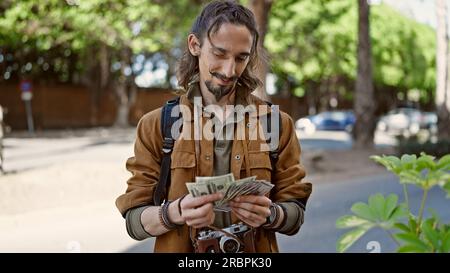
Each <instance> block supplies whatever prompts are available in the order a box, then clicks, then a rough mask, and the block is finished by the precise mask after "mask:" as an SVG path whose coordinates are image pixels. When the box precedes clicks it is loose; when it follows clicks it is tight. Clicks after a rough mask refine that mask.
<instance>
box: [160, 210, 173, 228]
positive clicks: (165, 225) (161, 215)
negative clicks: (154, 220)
mask: <svg viewBox="0 0 450 273" xmlns="http://www.w3.org/2000/svg"><path fill="white" fill-rule="evenodd" d="M162 210H163V208H162V206H160V207H159V209H158V218H159V223H160V224H161V225H162V226H163V227H164V228H165V229H167V230H171V228H170V227H169V226H167V224H166V222H165V221H164V218H163V212H162Z"/></svg>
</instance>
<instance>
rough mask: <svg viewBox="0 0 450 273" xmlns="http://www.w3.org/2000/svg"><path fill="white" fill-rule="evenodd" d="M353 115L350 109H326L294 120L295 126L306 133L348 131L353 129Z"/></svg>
mask: <svg viewBox="0 0 450 273" xmlns="http://www.w3.org/2000/svg"><path fill="white" fill-rule="evenodd" d="M354 125H355V116H354V114H353V112H352V111H350V110H348V111H326V112H322V113H319V114H317V115H311V116H307V117H304V118H301V119H299V120H297V121H296V122H295V127H296V128H297V129H299V130H303V131H305V132H306V133H308V134H311V133H314V132H315V131H316V130H330V131H348V132H351V131H352V130H353V126H354Z"/></svg>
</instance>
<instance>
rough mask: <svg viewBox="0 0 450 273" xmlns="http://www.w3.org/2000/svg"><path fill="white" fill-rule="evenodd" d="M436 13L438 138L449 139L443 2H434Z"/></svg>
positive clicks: (446, 57)
mask: <svg viewBox="0 0 450 273" xmlns="http://www.w3.org/2000/svg"><path fill="white" fill-rule="evenodd" d="M436 13H437V22H438V24H437V33H436V38H437V42H436V44H437V52H436V66H437V67H436V70H437V77H436V81H437V82H436V98H435V102H436V111H437V115H438V138H439V139H449V138H450V114H449V112H450V91H449V89H450V84H449V82H448V81H449V77H448V73H449V70H448V69H449V65H448V61H449V60H450V58H448V40H447V39H448V38H447V31H448V30H447V20H446V18H447V7H446V3H445V0H438V1H437V2H436Z"/></svg>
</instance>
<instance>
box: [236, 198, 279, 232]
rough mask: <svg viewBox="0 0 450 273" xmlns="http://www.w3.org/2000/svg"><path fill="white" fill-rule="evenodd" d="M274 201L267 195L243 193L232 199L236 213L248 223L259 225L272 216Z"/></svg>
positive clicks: (254, 225)
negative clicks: (271, 207) (271, 209)
mask: <svg viewBox="0 0 450 273" xmlns="http://www.w3.org/2000/svg"><path fill="white" fill-rule="evenodd" d="M271 203H272V201H271V200H270V199H269V198H267V197H266V196H259V195H243V196H239V197H236V198H234V199H233V200H232V201H230V206H231V209H232V210H233V212H234V214H236V216H237V217H238V218H239V219H240V220H241V221H243V222H245V223H246V224H248V225H250V226H252V227H259V226H261V225H263V224H265V223H266V219H267V217H268V216H270V209H269V207H270V204H271Z"/></svg>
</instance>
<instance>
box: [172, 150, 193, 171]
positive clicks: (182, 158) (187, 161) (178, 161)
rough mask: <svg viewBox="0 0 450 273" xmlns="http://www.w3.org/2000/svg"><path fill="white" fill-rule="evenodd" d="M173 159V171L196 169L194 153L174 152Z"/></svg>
mask: <svg viewBox="0 0 450 273" xmlns="http://www.w3.org/2000/svg"><path fill="white" fill-rule="evenodd" d="M171 158H172V164H171V165H170V168H171V169H178V168H181V169H186V168H193V167H195V154H194V153H192V152H186V151H177V150H174V151H173V152H172V155H171Z"/></svg>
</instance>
